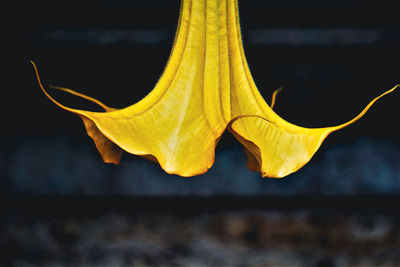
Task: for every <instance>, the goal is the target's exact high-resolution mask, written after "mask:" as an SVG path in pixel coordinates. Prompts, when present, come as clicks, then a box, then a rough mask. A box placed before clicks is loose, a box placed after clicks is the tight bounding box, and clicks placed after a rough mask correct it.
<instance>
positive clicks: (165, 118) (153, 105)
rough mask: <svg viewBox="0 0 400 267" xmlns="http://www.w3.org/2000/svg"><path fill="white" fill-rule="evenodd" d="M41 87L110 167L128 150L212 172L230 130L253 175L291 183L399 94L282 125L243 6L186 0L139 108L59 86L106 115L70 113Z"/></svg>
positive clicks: (165, 164)
mask: <svg viewBox="0 0 400 267" xmlns="http://www.w3.org/2000/svg"><path fill="white" fill-rule="evenodd" d="M34 67H35V66H34ZM35 70H36V74H37V76H38V73H37V69H36V67H35ZM38 81H39V84H40V86H41V88H42V90H43V92H44V93H45V94H46V96H47V97H48V98H49V99H50V100H52V101H53V102H54V103H55V104H57V105H58V106H60V107H61V108H63V109H65V110H67V111H70V112H73V113H75V114H77V115H79V116H80V117H81V118H82V120H83V122H84V124H85V127H86V130H87V132H88V135H89V136H90V137H91V138H93V140H94V142H95V143H96V146H97V148H98V150H99V152H100V154H101V155H102V157H103V160H104V161H105V162H112V163H116V164H117V163H119V160H120V157H121V152H122V150H125V151H127V152H129V153H132V154H135V155H141V156H144V157H146V158H148V159H151V160H153V161H156V162H158V163H159V164H160V165H161V167H162V168H163V169H164V170H165V171H166V172H168V173H171V174H178V175H181V176H194V175H199V174H203V173H205V172H206V171H207V170H208V169H209V168H210V167H211V166H212V164H213V163H214V157H215V146H216V145H217V143H218V140H219V138H220V137H221V135H222V133H223V132H224V131H225V130H226V129H228V130H229V131H230V132H232V134H233V135H234V136H235V137H236V138H237V139H238V140H239V141H240V142H241V143H242V144H243V145H244V147H245V150H246V154H247V157H248V163H247V165H248V167H249V168H250V169H251V170H255V171H260V172H261V173H262V176H263V177H266V176H268V177H284V176H286V175H288V174H290V173H293V172H295V171H297V170H298V169H299V168H301V167H302V166H303V165H304V164H306V163H307V162H308V161H309V160H310V159H311V157H312V156H313V155H314V153H315V152H316V150H317V149H318V148H319V146H320V145H321V143H322V142H323V140H324V139H325V138H326V137H327V136H328V135H329V134H330V133H332V132H334V131H336V130H339V129H341V128H343V127H346V126H347V125H349V124H351V123H353V122H355V121H356V120H358V119H359V118H360V117H361V116H363V115H364V113H365V112H366V111H367V110H368V109H369V107H370V106H371V105H372V104H373V103H374V102H375V101H376V100H378V99H379V98H380V97H382V96H383V95H385V94H388V93H390V92H392V91H393V90H394V89H395V88H396V87H395V88H393V89H391V90H389V91H387V92H385V93H384V94H382V95H380V96H379V97H377V98H375V99H374V100H372V101H371V103H369V104H368V105H367V107H366V108H365V109H364V110H363V111H362V112H361V113H360V114H359V115H358V116H356V117H355V118H354V119H352V120H350V121H349V122H347V123H344V124H341V125H339V126H335V127H326V128H313V129H309V128H303V127H300V126H296V125H293V124H291V123H289V122H287V121H285V120H283V119H282V118H280V117H279V116H278V115H277V114H276V113H275V112H274V111H273V110H272V108H271V107H270V106H268V104H267V103H266V102H265V101H264V99H263V98H262V96H261V95H260V93H259V91H258V90H257V87H256V85H255V83H254V81H253V79H252V76H251V74H250V70H249V67H248V65H247V62H246V58H245V54H244V51H243V45H242V39H241V33H240V26H239V16H238V4H237V0H182V4H181V12H180V18H179V24H178V29H177V33H176V37H175V43H174V45H173V48H172V52H171V56H170V59H169V61H168V63H167V66H166V67H165V70H164V73H163V74H162V76H161V78H160V80H159V81H158V83H157V85H156V86H155V88H154V89H153V90H152V91H151V92H150V93H149V94H148V95H147V96H146V97H145V98H144V99H142V100H141V101H139V102H138V103H136V104H134V105H132V106H129V107H126V108H124V109H120V110H116V109H112V108H109V107H107V106H106V105H104V104H103V103H101V102H99V101H97V100H95V99H93V98H90V97H88V96H85V95H82V94H79V93H76V92H74V91H72V90H70V89H66V88H61V87H55V88H56V89H60V90H64V91H66V92H69V93H72V94H75V95H78V96H81V97H83V98H86V99H88V100H91V101H94V102H95V103H97V104H98V105H100V106H101V107H103V108H104V110H105V112H91V111H85V110H78V109H73V108H69V107H66V106H64V105H62V104H60V103H59V102H57V101H56V100H54V99H53V98H52V97H51V96H50V95H49V94H48V93H47V92H46V91H45V89H44V87H43V86H42V84H41V82H40V80H39V76H38ZM273 98H275V95H274V97H273ZM271 106H272V105H271Z"/></svg>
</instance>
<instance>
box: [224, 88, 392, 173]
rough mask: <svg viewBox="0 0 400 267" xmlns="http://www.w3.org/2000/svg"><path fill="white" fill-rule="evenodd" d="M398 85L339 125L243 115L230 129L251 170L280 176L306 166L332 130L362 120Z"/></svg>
mask: <svg viewBox="0 0 400 267" xmlns="http://www.w3.org/2000/svg"><path fill="white" fill-rule="evenodd" d="M397 87H399V86H398V85H397V86H396V87H394V88H392V89H391V90H388V91H386V92H385V93H383V94H381V95H380V96H378V97H376V98H375V99H373V100H372V101H371V102H370V103H369V104H368V105H367V106H366V107H365V108H364V110H363V111H362V112H361V113H360V114H359V115H357V116H356V117H355V118H354V119H352V120H350V121H348V122H346V123H344V124H341V125H338V126H334V127H326V128H311V129H309V128H303V127H299V126H295V125H290V124H288V123H287V122H286V121H284V120H283V119H281V118H279V117H278V115H274V116H273V117H271V118H268V117H262V116H256V115H255V116H251V115H241V116H238V117H237V118H235V119H233V120H232V121H231V122H230V124H229V129H230V130H231V132H232V133H233V134H234V136H235V137H236V138H237V139H238V140H239V141H240V142H241V143H242V144H243V145H244V146H245V147H246V154H247V155H248V166H249V168H250V169H252V170H255V171H260V172H261V173H262V176H263V177H275V178H281V177H284V176H287V175H289V174H291V173H293V172H295V171H297V170H298V169H300V168H301V167H302V166H304V165H305V164H306V163H307V162H308V161H309V160H310V159H311V157H312V156H313V155H314V154H315V152H316V151H317V150H318V148H319V147H320V146H321V144H322V142H323V141H324V140H325V138H326V137H327V136H328V135H329V134H330V133H332V132H334V131H337V130H339V129H342V128H344V127H346V126H348V125H350V124H352V123H354V122H355V121H357V120H358V119H360V118H361V117H362V116H363V115H364V114H365V113H366V112H367V110H368V109H369V108H370V107H371V106H372V105H373V104H374V103H375V102H376V101H377V100H378V99H380V98H381V97H383V96H384V95H386V94H389V93H391V92H393V91H394V90H395V89H396V88H397Z"/></svg>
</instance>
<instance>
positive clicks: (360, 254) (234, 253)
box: [0, 203, 400, 267]
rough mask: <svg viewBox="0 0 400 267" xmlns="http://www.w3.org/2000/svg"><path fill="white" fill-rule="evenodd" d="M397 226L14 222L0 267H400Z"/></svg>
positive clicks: (381, 220)
mask: <svg viewBox="0 0 400 267" xmlns="http://www.w3.org/2000/svg"><path fill="white" fill-rule="evenodd" d="M143 204H145V203H143ZM71 208H73V207H71ZM188 209H190V207H188ZM399 226H400V218H399V216H398V214H397V215H393V214H370V213H360V212H351V213H347V212H332V211H310V210H295V211H277V210H268V211H265V210H264V211H263V210H247V211H223V212H218V213H208V212H204V213H196V214H190V213H189V214H186V215H185V214H174V213H172V214H171V213H165V212H153V213H144V212H140V213H137V214H133V215H124V214H121V213H107V214H103V215H101V216H95V217H89V218H88V217H85V218H68V217H67V218H65V217H61V218H44V219H43V218H42V219H34V220H32V218H31V217H29V216H28V217H23V216H11V217H8V218H7V222H6V225H5V227H3V229H2V232H1V233H0V238H1V239H0V248H1V255H2V256H1V261H0V264H2V266H71V267H72V266H363V267H367V266H399V265H400V249H399V244H400V232H399V229H400V228H399Z"/></svg>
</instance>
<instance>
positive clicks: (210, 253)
mask: <svg viewBox="0 0 400 267" xmlns="http://www.w3.org/2000/svg"><path fill="white" fill-rule="evenodd" d="M239 5H240V18H241V27H242V34H243V39H244V46H245V52H246V56H247V60H248V62H249V65H250V69H251V71H252V74H253V77H254V80H255V81H256V84H257V86H258V88H259V90H260V91H261V93H262V94H263V96H264V98H265V99H266V100H267V101H268V102H269V99H270V95H271V93H272V92H273V90H275V89H276V88H278V87H280V86H283V88H284V91H283V92H281V93H280V94H279V95H278V99H277V105H276V108H275V109H276V111H277V113H278V114H279V115H281V116H282V117H283V118H285V119H286V120H288V121H290V122H292V123H295V124H298V125H301V126H306V127H321V126H330V125H336V124H339V123H342V122H345V121H348V120H349V119H351V118H353V117H354V116H355V115H356V114H358V113H359V112H360V111H361V110H362V108H363V107H364V106H365V105H366V104H367V103H368V102H369V101H370V100H371V99H372V98H374V97H375V96H377V95H379V94H380V93H382V92H384V91H386V90H388V89H390V88H392V87H393V86H395V85H396V84H398V83H399V82H400V75H399V64H398V62H399V59H400V52H399V47H400V23H399V18H398V12H397V11H398V9H397V6H396V4H395V1H356V0H348V1H340V0H326V1H317V0H304V1H290V0H281V1H278V0H265V1H261V0H242V1H240V2H239ZM179 7H180V3H179V1H167V0H163V1H162V0H158V1H156V0H151V1H133V0H131V1H128V0H114V1H111V0H110V1H84V2H82V1H52V2H50V1H36V2H26V3H25V2H14V3H13V4H12V6H10V9H9V10H10V12H9V14H8V15H9V16H10V18H12V19H10V20H9V22H8V23H9V25H7V24H6V26H7V30H5V31H4V36H6V38H4V41H3V44H4V46H5V49H4V52H5V54H4V57H3V58H4V61H5V62H3V65H4V66H6V67H7V71H6V72H3V73H5V77H4V81H3V82H4V83H3V94H2V100H3V105H1V108H2V109H3V110H2V111H3V115H4V118H3V123H2V125H3V127H2V131H1V137H2V138H1V140H0V147H1V149H0V192H1V194H2V196H1V198H2V200H1V203H2V206H3V207H2V209H3V212H2V214H3V216H2V218H1V224H0V227H1V228H0V248H1V251H2V252H4V253H1V254H0V260H1V261H0V265H1V264H4V265H5V266H10V265H15V266H26V264H31V265H40V266H45V265H48V266H52V265H54V264H59V265H61V266H70V265H71V266H76V265H84V264H86V265H89V266H90V265H96V266H125V265H126V266H131V265H138V266H141V265H159V264H162V263H164V264H167V265H171V264H172V265H173V264H178V265H189V264H193V265H207V266H209V265H240V264H242V265H272V266H282V265H319V266H335V265H337V266H342V265H351V266H356V265H360V266H366V264H372V265H377V264H384V263H385V264H393V265H396V264H397V265H398V264H400V254H399V252H398V251H399V248H400V247H399V244H400V243H399V242H400V233H399V231H398V230H397V229H399V225H400V217H399V213H398V208H397V206H398V203H399V201H400V139H399V136H400V128H399V127H398V125H397V124H398V123H397V122H398V118H397V115H398V114H399V111H400V109H399V104H398V103H400V102H399V101H400V94H399V92H398V91H397V92H395V93H393V94H391V95H389V96H387V97H385V98H384V99H382V100H380V101H379V102H378V103H377V104H375V105H374V106H373V108H372V109H371V110H370V111H369V112H368V113H367V114H366V115H365V117H364V118H363V119H361V120H360V121H358V122H357V123H356V124H354V125H352V126H350V127H348V128H346V129H344V130H342V131H340V132H337V133H334V134H332V135H331V136H330V137H328V139H327V140H326V141H325V143H324V144H323V145H322V147H321V149H320V150H319V151H318V152H317V154H316V155H315V157H314V158H313V159H312V160H311V162H310V163H309V164H308V165H306V166H305V167H304V168H303V169H301V170H300V171H299V172H297V173H295V174H293V175H290V176H288V177H286V178H284V179H278V180H277V179H262V178H261V177H260V175H259V174H258V173H253V172H251V171H249V170H248V169H247V168H246V166H245V156H244V153H243V151H242V149H241V146H240V145H239V144H238V142H237V141H236V140H235V139H234V138H233V137H232V136H231V135H230V134H229V133H227V134H225V135H224V136H223V138H222V140H221V142H220V144H219V145H218V147H217V151H216V162H215V164H214V166H213V167H212V168H211V169H210V171H209V172H208V173H207V174H205V175H202V176H198V177H194V178H181V177H178V176H173V175H168V174H165V173H164V172H163V171H162V170H161V169H160V168H159V166H157V165H156V164H153V163H151V162H148V161H146V160H144V159H141V158H140V157H137V156H134V155H127V154H126V153H125V154H124V156H123V158H122V162H121V165H119V166H113V165H108V164H104V163H102V161H101V158H100V156H99V155H98V153H97V151H96V149H95V146H94V144H93V142H92V141H91V139H89V137H87V135H86V133H85V131H84V128H83V125H82V122H81V121H80V119H79V118H78V117H76V116H74V115H72V114H70V113H68V112H66V111H64V110H61V109H59V108H58V107H57V106H55V105H54V104H53V103H51V102H50V101H49V100H48V99H47V98H46V97H45V96H44V95H43V94H42V92H41V91H40V89H39V87H38V85H37V82H36V79H35V77H34V72H33V68H32V66H31V65H30V63H29V60H34V61H35V63H36V64H37V66H38V68H39V72H40V74H41V78H42V81H43V82H44V84H53V85H59V86H65V87H68V88H71V89H75V90H77V91H79V92H82V93H85V94H88V95H90V96H93V97H95V98H97V99H99V100H102V101H103V102H105V103H106V104H108V105H110V106H112V107H117V108H122V107H125V106H128V105H131V104H133V103H135V102H137V101H138V100H140V99H141V98H143V97H144V96H145V95H146V94H147V93H148V92H149V91H150V90H151V89H152V88H153V86H154V85H155V83H156V82H157V80H158V78H159V76H160V75H161V72H162V70H163V68H164V66H165V63H166V61H167V59H168V56H169V53H170V49H171V47H172V42H173V38H174V34H175V28H176V25H177V19H178V14H179ZM6 10H8V8H7V9H6ZM51 93H52V94H53V95H54V96H56V97H57V99H59V100H60V102H62V103H64V104H66V105H67V106H71V107H77V108H85V109H94V108H95V107H93V106H92V105H90V104H89V103H87V102H84V101H81V100H79V99H78V98H74V97H71V96H68V95H65V94H60V93H57V92H51ZM182 229H183V230H182ZM24 264H25V265H24Z"/></svg>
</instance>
